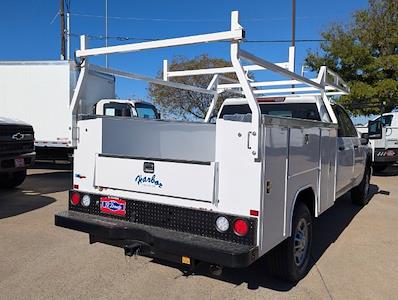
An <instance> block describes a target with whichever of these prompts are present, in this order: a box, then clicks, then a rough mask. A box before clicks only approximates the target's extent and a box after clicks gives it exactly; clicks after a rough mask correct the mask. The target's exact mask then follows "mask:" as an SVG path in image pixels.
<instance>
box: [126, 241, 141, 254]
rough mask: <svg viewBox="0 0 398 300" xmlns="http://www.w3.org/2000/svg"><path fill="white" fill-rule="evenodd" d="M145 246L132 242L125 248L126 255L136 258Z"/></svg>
mask: <svg viewBox="0 0 398 300" xmlns="http://www.w3.org/2000/svg"><path fill="white" fill-rule="evenodd" d="M142 246H143V244H142V242H131V243H129V244H127V245H125V246H124V255H126V256H136V255H138V254H139V252H140V250H141V248H142Z"/></svg>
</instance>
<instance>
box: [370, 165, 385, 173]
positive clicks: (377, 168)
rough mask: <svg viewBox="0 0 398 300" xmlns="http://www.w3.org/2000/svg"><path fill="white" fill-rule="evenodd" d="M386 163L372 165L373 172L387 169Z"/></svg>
mask: <svg viewBox="0 0 398 300" xmlns="http://www.w3.org/2000/svg"><path fill="white" fill-rule="evenodd" d="M387 167H388V165H374V166H373V174H374V173H380V172H383V171H384V170H385V169H387Z"/></svg>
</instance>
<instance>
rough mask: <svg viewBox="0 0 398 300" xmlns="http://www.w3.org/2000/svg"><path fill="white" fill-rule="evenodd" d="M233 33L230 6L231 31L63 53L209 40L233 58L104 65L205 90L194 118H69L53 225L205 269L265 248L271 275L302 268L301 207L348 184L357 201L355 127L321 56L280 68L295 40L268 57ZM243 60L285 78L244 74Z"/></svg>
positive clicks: (308, 238)
mask: <svg viewBox="0 0 398 300" xmlns="http://www.w3.org/2000/svg"><path fill="white" fill-rule="evenodd" d="M244 36H245V34H244V30H243V28H242V27H241V25H240V24H239V22H238V12H233V13H232V16H231V30H230V31H224V32H218V33H211V34H204V35H198V36H189V37H183V38H175V39H169V40H157V41H154V42H143V43H137V44H126V45H123V46H114V47H108V48H93V49H88V48H87V47H86V45H85V43H82V46H81V50H79V51H77V52H76V55H77V57H78V58H80V59H82V60H83V64H82V68H83V69H84V68H85V65H87V66H89V64H88V58H89V57H90V56H93V55H100V54H111V53H119V52H129V51H131V52H136V51H144V50H148V49H157V48H165V47H171V46H180V45H186V44H197V43H207V42H214V41H230V42H231V44H230V57H231V63H232V66H231V67H223V68H211V69H199V70H179V71H169V70H168V69H167V62H164V70H163V79H159V78H149V77H147V76H143V75H137V74H134V73H128V72H125V71H121V70H114V69H112V70H109V72H111V73H112V74H114V75H115V76H122V77H125V78H126V77H127V78H132V79H137V78H138V79H143V80H146V81H149V82H152V83H156V84H162V85H165V86H170V87H175V88H181V89H184V90H188V91H191V92H196V93H203V94H208V95H212V96H213V98H212V101H211V104H210V106H209V110H208V113H207V116H206V120H205V122H182V121H165V120H150V119H142V118H104V117H101V118H99V117H97V118H90V119H85V120H80V121H78V124H77V127H78V128H79V132H80V136H79V140H78V147H77V150H76V153H75V163H74V170H73V173H74V180H73V189H72V190H71V191H70V193H69V209H68V210H67V211H63V212H59V213H57V214H56V215H55V224H56V225H57V226H61V227H64V228H69V229H73V230H78V231H81V232H84V233H88V234H89V239H90V243H96V242H100V243H105V244H109V245H113V246H117V247H121V248H123V249H124V251H125V255H130V256H131V255H134V254H140V255H145V256H149V257H159V258H163V259H166V260H171V261H175V262H180V263H182V264H184V265H187V266H190V267H192V266H194V265H195V264H196V263H197V262H200V261H202V262H206V263H209V264H210V265H211V266H212V267H211V269H212V270H220V269H221V268H222V267H223V266H227V267H232V268H242V267H246V266H248V265H250V264H252V263H254V262H255V261H257V260H258V259H259V258H260V257H263V256H265V257H266V259H267V261H268V268H269V269H270V270H271V271H272V272H273V273H274V274H275V275H277V276H279V277H281V278H284V279H286V280H289V281H293V282H297V281H298V280H300V279H301V278H303V277H304V276H305V275H306V274H307V272H308V271H309V269H310V267H311V263H310V253H311V245H312V237H313V234H312V224H313V219H314V218H316V217H318V216H320V215H321V214H322V213H323V212H324V211H326V210H327V209H328V208H330V207H331V206H333V204H334V203H335V200H336V199H337V198H338V197H339V196H341V195H343V194H345V193H347V192H349V193H350V194H351V198H352V201H353V202H354V203H356V204H359V205H366V204H367V203H368V201H369V181H370V176H371V157H370V152H369V147H368V139H367V138H366V136H363V137H361V136H359V133H358V132H357V130H356V129H355V127H354V125H353V124H352V122H351V120H350V118H349V116H348V114H347V113H346V111H345V110H344V109H343V108H342V107H341V106H339V105H338V104H335V103H333V102H332V101H330V100H329V96H331V95H340V94H346V93H348V92H349V89H348V87H347V85H346V83H345V82H344V81H343V80H342V79H341V78H340V77H339V76H338V75H337V74H336V73H334V72H332V71H331V70H328V69H327V68H326V67H322V68H321V69H320V72H319V75H318V76H317V78H313V79H309V78H306V77H303V76H300V75H298V74H296V73H294V72H293V71H292V70H294V67H293V66H294V63H293V62H294V60H293V58H294V55H291V54H292V53H293V54H294V49H289V61H288V62H285V63H278V64H274V63H271V62H269V61H266V60H264V59H262V58H259V57H257V56H255V55H253V54H251V53H249V52H246V51H244V50H243V49H241V46H242V44H244V42H243V38H244ZM83 40H84V38H83ZM292 50H293V51H292ZM243 61H248V62H249V63H251V64H248V65H243V64H242V62H243ZM247 71H270V72H273V73H276V74H278V75H282V76H284V77H286V79H287V80H275V81H252V80H249V79H248V78H247V76H246V72H247ZM225 73H233V74H235V75H236V78H237V79H236V80H231V78H224V77H223V74H225ZM81 74H82V73H81ZM203 74H209V75H213V77H212V80H211V82H210V83H209V85H208V87H207V88H200V87H197V86H189V85H186V84H180V83H177V82H173V81H170V80H169V79H171V78H173V77H178V76H197V75H203ZM82 76H84V75H82ZM256 78H257V76H256ZM79 80H81V81H83V80H84V78H79ZM293 85H294V86H293ZM292 86H293V87H292ZM225 91H229V92H231V93H235V94H236V95H237V98H231V99H227V100H225V101H224V103H223V104H222V106H221V109H220V111H219V113H218V115H217V118H216V122H215V123H210V122H209V120H211V119H212V116H213V112H214V108H215V107H216V103H217V99H218V96H219V95H220V94H221V93H223V92H225ZM78 92H79V91H77V93H78ZM115 132H117V133H118V134H117V135H115V134H114V133H115ZM330 226H333V224H331V225H330Z"/></svg>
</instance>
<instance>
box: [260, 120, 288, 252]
mask: <svg viewBox="0 0 398 300" xmlns="http://www.w3.org/2000/svg"><path fill="white" fill-rule="evenodd" d="M265 131H266V132H265V137H266V140H265V155H266V161H265V162H264V163H265V165H264V168H265V181H266V182H265V184H264V196H265V197H264V203H263V207H262V212H263V220H264V221H263V224H262V226H263V228H262V240H263V247H264V249H262V250H263V251H268V250H270V249H272V248H273V247H274V246H276V245H277V244H279V243H280V242H281V241H282V240H283V239H284V237H286V235H287V232H286V228H285V223H286V218H287V215H286V211H287V210H286V192H287V176H288V174H287V171H288V170H287V167H288V160H287V158H288V147H289V144H288V138H289V134H288V128H286V127H277V126H272V127H265Z"/></svg>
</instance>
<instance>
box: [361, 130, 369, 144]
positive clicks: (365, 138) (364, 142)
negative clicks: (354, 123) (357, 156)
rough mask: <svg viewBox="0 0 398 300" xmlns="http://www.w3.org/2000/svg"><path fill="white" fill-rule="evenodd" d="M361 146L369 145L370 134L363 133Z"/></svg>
mask: <svg viewBox="0 0 398 300" xmlns="http://www.w3.org/2000/svg"><path fill="white" fill-rule="evenodd" d="M360 140H361V145H365V146H366V145H367V144H368V143H369V134H368V133H362V134H361V138H360Z"/></svg>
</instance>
